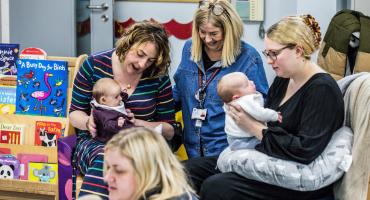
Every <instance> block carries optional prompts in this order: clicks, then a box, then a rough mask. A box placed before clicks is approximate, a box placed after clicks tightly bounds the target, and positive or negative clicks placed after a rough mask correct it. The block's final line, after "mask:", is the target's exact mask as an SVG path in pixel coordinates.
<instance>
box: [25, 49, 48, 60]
mask: <svg viewBox="0 0 370 200" xmlns="http://www.w3.org/2000/svg"><path fill="white" fill-rule="evenodd" d="M46 56H47V54H46V51H45V50H43V49H41V48H38V47H27V48H25V49H23V50H22V52H21V54H19V58H22V59H36V60H45V59H46Z"/></svg>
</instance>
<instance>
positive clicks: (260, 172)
mask: <svg viewBox="0 0 370 200" xmlns="http://www.w3.org/2000/svg"><path fill="white" fill-rule="evenodd" d="M352 140H353V132H352V130H351V129H350V128H348V127H346V126H344V127H342V128H340V129H338V130H337V131H336V132H335V133H334V134H333V136H332V138H331V140H330V142H329V144H328V146H327V147H326V148H325V150H324V151H323V153H322V154H321V155H320V156H318V157H317V158H316V159H315V160H314V161H312V162H311V163H310V164H308V165H305V164H301V163H298V162H294V161H288V160H282V159H278V158H274V157H271V156H268V155H266V154H263V153H261V152H259V151H257V150H255V149H242V150H236V151H231V150H230V148H229V147H228V148H226V149H225V150H224V151H223V152H222V153H221V154H220V157H219V158H218V161H217V166H218V168H219V169H220V170H221V171H222V172H236V173H237V174H240V175H242V176H244V177H246V178H248V179H253V180H256V181H260V182H264V183H268V184H272V185H277V186H280V187H284V188H288V189H292V190H298V191H313V190H318V189H320V188H323V187H325V186H327V185H330V184H332V183H334V182H335V181H336V180H338V179H339V178H341V177H342V175H343V174H344V172H345V171H347V170H348V169H349V167H350V165H351V163H352V156H351V149H352Z"/></svg>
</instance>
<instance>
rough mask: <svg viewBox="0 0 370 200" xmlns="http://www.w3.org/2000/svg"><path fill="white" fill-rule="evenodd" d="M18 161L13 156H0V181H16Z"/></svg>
mask: <svg viewBox="0 0 370 200" xmlns="http://www.w3.org/2000/svg"><path fill="white" fill-rule="evenodd" d="M18 178H19V160H17V158H16V157H15V156H13V155H10V154H4V155H0V179H18Z"/></svg>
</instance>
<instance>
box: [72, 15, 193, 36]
mask: <svg viewBox="0 0 370 200" xmlns="http://www.w3.org/2000/svg"><path fill="white" fill-rule="evenodd" d="M150 20H152V21H154V19H150ZM135 22H136V21H135V20H133V19H132V18H129V19H128V20H127V21H124V22H119V21H116V20H115V21H114V28H115V31H114V36H115V37H116V38H119V37H121V35H122V33H123V32H124V31H125V29H126V28H128V27H129V26H131V25H132V24H134V23H135ZM162 25H163V26H164V28H165V29H166V31H167V33H168V34H169V35H170V36H174V37H176V38H178V39H180V40H186V39H188V38H190V37H191V28H192V27H191V26H192V22H189V23H186V24H182V23H179V22H177V21H176V20H175V19H171V20H170V21H168V22H166V23H162ZM88 33H90V18H87V19H86V20H84V21H82V22H78V23H77V36H78V37H82V36H84V35H86V34H88Z"/></svg>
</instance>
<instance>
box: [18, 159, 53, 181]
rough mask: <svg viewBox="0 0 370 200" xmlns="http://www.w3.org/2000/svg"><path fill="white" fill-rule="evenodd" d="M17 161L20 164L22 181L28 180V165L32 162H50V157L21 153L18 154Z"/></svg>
mask: <svg viewBox="0 0 370 200" xmlns="http://www.w3.org/2000/svg"><path fill="white" fill-rule="evenodd" d="M17 159H18V160H19V163H20V165H19V167H20V172H19V179H22V180H28V165H29V163H30V162H43V163H46V162H48V156H47V155H41V154H27V153H19V154H17Z"/></svg>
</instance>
